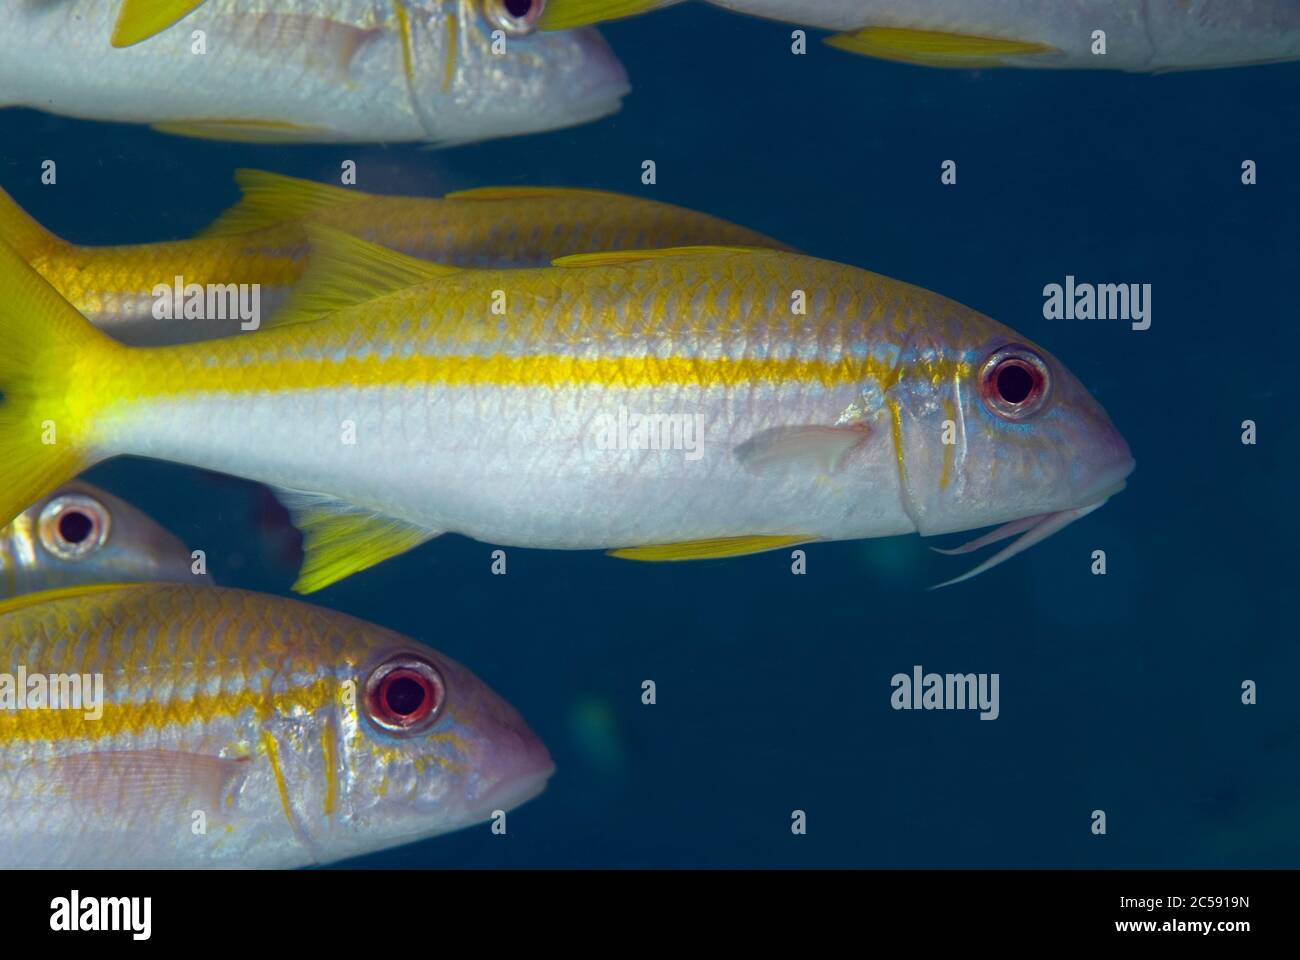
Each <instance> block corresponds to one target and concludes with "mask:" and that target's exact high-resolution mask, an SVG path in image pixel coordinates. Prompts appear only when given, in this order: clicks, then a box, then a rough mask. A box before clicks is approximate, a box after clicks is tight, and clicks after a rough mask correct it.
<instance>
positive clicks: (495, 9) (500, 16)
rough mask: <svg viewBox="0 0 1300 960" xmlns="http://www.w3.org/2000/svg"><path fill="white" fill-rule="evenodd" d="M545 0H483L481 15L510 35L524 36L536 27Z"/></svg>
mask: <svg viewBox="0 0 1300 960" xmlns="http://www.w3.org/2000/svg"><path fill="white" fill-rule="evenodd" d="M545 9H546V0H483V16H485V17H486V18H487V21H488V23H490V24H491V25H492V26H494V27H500V28H501V29H502V30H504V31H505V32H506V33H507V34H508V35H510V36H512V37H526V36H528V34H530V33H532V32H533V31H534V30H536V29H537V21H538V20H540V19H541V16H542V11H543V10H545Z"/></svg>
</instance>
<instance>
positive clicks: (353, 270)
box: [262, 223, 462, 328]
mask: <svg viewBox="0 0 1300 960" xmlns="http://www.w3.org/2000/svg"><path fill="white" fill-rule="evenodd" d="M303 229H304V230H305V231H306V233H307V239H308V241H309V243H310V245H311V251H310V253H309V254H308V255H307V269H306V270H305V271H304V272H303V275H302V279H300V280H299V281H298V285H297V286H296V287H295V288H294V291H293V293H292V294H291V295H290V297H289V301H288V302H287V303H286V304H285V305H284V306H283V307H281V308H280V309H279V310H277V311H276V312H275V313H274V314H273V315H272V317H271V319H270V320H269V321H267V322H266V323H264V324H262V326H263V328H267V327H283V326H287V325H289V324H291V323H306V322H309V321H311V320H317V319H319V318H320V317H323V316H326V315H328V314H331V313H334V312H335V311H336V310H342V309H344V308H345V307H352V306H355V305H357V304H358V303H366V302H367V301H369V300H374V299H376V298H377V297H382V296H386V295H387V294H390V293H393V292H394V291H396V290H405V289H406V288H407V287H414V286H416V285H417V284H421V283H425V282H427V281H429V280H433V279H436V278H437V277H443V276H446V275H448V274H451V273H459V272H460V271H461V270H462V268H461V267H448V266H445V265H444V264H441V263H431V262H429V261H428V260H418V259H416V258H415V257H408V256H407V255H406V254H404V253H398V252H397V251H396V250H389V249H388V248H387V247H381V246H380V245H379V244H377V243H370V242H369V241H368V240H361V239H359V238H357V237H354V236H352V235H351V234H349V233H344V232H343V231H342V230H336V229H335V228H333V227H326V226H321V225H320V224H313V223H308V224H305V225H304V227H303Z"/></svg>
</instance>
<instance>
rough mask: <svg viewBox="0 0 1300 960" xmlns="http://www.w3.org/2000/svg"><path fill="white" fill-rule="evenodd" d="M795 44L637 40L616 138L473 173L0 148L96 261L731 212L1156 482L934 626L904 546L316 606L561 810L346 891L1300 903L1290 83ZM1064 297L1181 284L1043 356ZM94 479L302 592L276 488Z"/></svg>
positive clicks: (613, 565)
mask: <svg viewBox="0 0 1300 960" xmlns="http://www.w3.org/2000/svg"><path fill="white" fill-rule="evenodd" d="M789 31H790V27H788V26H785V25H782V24H776V23H768V22H763V21H759V20H754V19H748V18H744V17H740V16H735V15H730V14H727V13H725V12H722V11H719V10H715V9H712V8H707V7H703V6H698V5H689V6H686V7H681V8H676V9H673V10H669V11H666V12H663V13H660V14H657V15H655V16H651V17H643V18H640V19H637V20H632V21H625V22H622V23H618V24H613V25H610V26H609V27H607V28H606V36H607V37H608V38H609V40H610V41H611V44H612V45H613V47H614V48H615V50H616V51H617V52H618V54H619V55H620V56H621V58H622V59H623V61H624V63H625V64H626V66H627V69H628V71H629V73H630V75H631V77H632V80H633V85H634V91H633V93H632V95H631V96H630V97H629V98H628V100H627V102H626V104H625V107H624V109H623V111H622V112H621V113H620V114H618V115H617V116H615V117H613V118H610V119H607V120H604V121H602V122H599V123H596V124H592V125H588V126H585V127H581V128H578V129H575V130H569V131H561V132H557V133H553V134H547V135H542V136H534V137H530V138H522V139H512V140H504V141H497V142H493V143H487V144H482V145H477V146H468V147H460V148H456V149H451V150H446V151H428V150H424V149H421V148H419V147H417V146H397V147H382V146H366V147H360V146H314V147H284V148H281V147H261V146H249V145H237V144H230V145H227V144H216V143H209V142H199V141H192V140H185V139H181V138H174V137H167V136H163V135H160V134H156V133H153V132H151V131H149V130H148V129H146V128H143V127H133V126H120V125H109V124H94V123H87V122H82V121H75V120H68V119H62V118H56V117H50V116H46V115H43V114H38V113H34V112H30V111H15V110H10V111H5V112H3V113H0V177H2V178H3V180H2V181H0V184H2V185H3V187H4V188H5V189H6V190H8V191H9V192H10V193H11V194H12V195H13V197H14V198H15V199H16V200H17V201H18V202H19V203H20V204H21V205H22V206H23V207H24V208H26V209H27V210H29V211H30V212H31V213H32V214H33V215H34V216H35V217H36V218H37V219H39V220H40V221H41V222H42V223H44V224H45V225H47V226H48V227H49V228H50V229H52V230H53V231H55V232H56V233H58V234H60V235H62V236H63V237H66V238H67V239H69V240H73V241H76V242H81V243H128V242H144V241H151V240H161V239H171V238H180V237H185V236H187V235H190V234H192V233H193V232H194V231H196V230H197V229H199V228H200V227H202V226H203V225H205V224H206V223H207V222H208V221H210V220H211V219H212V218H213V217H214V216H215V215H216V214H218V213H219V212H220V211H221V210H222V209H224V208H225V207H226V206H228V205H229V204H231V203H233V202H234V201H235V200H236V199H237V191H236V189H235V187H234V185H233V182H232V180H231V173H232V171H233V170H234V168H236V167H240V166H248V167H256V168H264V169H271V170H276V171H280V172H283V173H287V174H292V175H296V176H302V177H309V178H313V179H319V180H324V181H331V182H336V181H337V176H338V171H339V165H340V163H341V162H342V161H343V160H346V159H352V160H355V161H357V163H358V165H359V169H360V176H359V184H358V185H359V186H360V187H361V188H362V189H366V190H372V191H376V192H395V193H411V194H427V195H436V194H439V193H441V192H443V191H447V190H452V189H461V188H467V187H474V186H482V185H489V184H506V183H526V184H549V185H567V186H579V187H593V188H602V189H608V190H618V191H624V192H628V193H633V194H638V195H641V196H647V197H651V198H654V199H657V200H664V201H670V202H673V203H678V204H683V205H685V206H688V207H694V208H697V209H701V210H706V211H709V212H711V213H714V214H718V215H720V216H723V217H727V218H729V219H731V220H734V221H737V222H740V223H743V224H746V225H748V226H750V227H753V228H756V229H758V230H761V231H763V232H764V233H767V234H769V235H772V236H775V237H778V238H780V239H782V240H784V241H786V242H788V243H790V244H793V245H795V246H797V247H799V248H801V249H802V250H804V251H806V252H808V253H811V254H815V255H818V256H822V257H827V258H830V259H833V260H838V261H843V262H846V263H851V264H856V265H859V266H863V267H867V268H869V269H872V270H875V271H877V272H880V273H883V274H886V275H889V276H892V277H896V278H899V279H903V280H907V281H910V282H912V283H915V284H919V285H921V286H923V287H926V288H929V289H931V290H935V291H937V292H940V293H943V294H945V295H947V296H950V297H952V298H954V299H956V300H959V301H961V302H963V303H966V304H968V305H970V306H972V307H975V308H977V309H979V310H981V311H983V312H985V313H988V314H990V315H992V316H993V317H996V318H998V319H999V320H1001V321H1003V322H1004V323H1006V324H1008V325H1009V326H1011V327H1013V328H1015V329H1016V330H1019V331H1020V332H1022V333H1023V334H1025V335H1026V336H1028V337H1030V338H1032V339H1034V340H1036V341H1038V342H1040V343H1042V344H1043V345H1044V346H1046V347H1048V348H1049V349H1050V350H1052V351H1053V352H1054V353H1055V354H1056V355H1058V356H1059V357H1061V358H1062V359H1063V360H1064V361H1065V362H1066V363H1067V364H1068V365H1069V366H1070V368H1071V369H1072V370H1073V371H1074V372H1075V373H1076V374H1077V375H1078V376H1079V378H1080V379H1081V380H1082V381H1083V382H1084V383H1085V384H1086V385H1087V386H1088V388H1089V389H1090V390H1091V391H1092V392H1093V394H1094V395H1095V396H1096V397H1097V398H1098V399H1099V400H1100V401H1101V402H1102V403H1103V404H1104V405H1105V406H1106V408H1107V409H1108V411H1109V412H1110V414H1111V416H1112V417H1113V419H1114V421H1115V422H1116V424H1117V425H1118V427H1119V428H1120V430H1121V431H1122V432H1123V433H1124V434H1125V436H1126V437H1127V439H1128V440H1129V443H1130V444H1131V446H1132V448H1133V451H1134V455H1135V456H1136V458H1137V461H1138V468H1137V471H1136V472H1135V473H1134V474H1133V476H1132V478H1131V479H1130V484H1129V487H1128V489H1127V490H1126V491H1124V492H1123V493H1122V494H1120V495H1119V496H1117V497H1115V498H1114V499H1113V500H1112V501H1111V502H1110V503H1109V504H1108V505H1107V506H1106V507H1105V508H1104V509H1103V510H1101V511H1099V512H1097V513H1095V514H1093V515H1092V516H1090V517H1088V518H1087V519H1085V520H1084V521H1082V522H1080V523H1078V524H1076V525H1074V526H1072V527H1070V528H1068V529H1067V530H1065V531H1064V532H1063V533H1061V534H1059V535H1057V536H1055V537H1054V538H1052V539H1051V540H1049V541H1048V542H1046V543H1045V544H1043V545H1040V546H1038V547H1036V548H1034V550H1033V551H1032V552H1030V553H1028V554H1026V555H1023V556H1021V557H1019V558H1016V559H1015V560H1013V561H1011V562H1008V563H1006V564H1005V565H1003V566H1001V567H999V568H998V569H996V570H995V571H993V572H991V573H989V574H987V575H985V576H983V577H981V578H979V579H977V580H975V581H973V582H971V583H968V584H964V585H961V586H959V587H956V588H953V589H949V590H945V591H940V592H938V593H926V592H924V590H923V588H924V587H925V586H926V585H928V584H931V583H934V582H937V581H939V580H942V579H946V578H947V577H949V576H951V575H954V574H955V573H957V572H960V571H962V570H964V569H965V568H966V565H967V564H966V562H967V561H968V560H969V559H970V558H963V559H960V560H952V559H947V558H943V557H939V556H938V555H935V554H932V553H931V552H930V551H929V550H928V549H927V542H926V541H922V540H921V539H920V538H917V537H909V538H898V539H892V540H882V541H867V542H854V543H836V544H826V545H816V546H812V547H809V548H808V555H809V568H808V574H807V575H806V576H802V577H796V576H792V575H791V574H790V572H789V560H788V558H787V557H786V555H785V554H782V553H778V554H768V555H761V556H755V557H749V558H744V559H738V560H732V561H727V562H716V563H712V562H711V563H700V564H694V565H666V566H653V565H641V564H629V563H624V562H619V561H616V560H613V559H609V558H606V557H604V556H603V555H601V554H599V553H559V552H540V551H528V550H515V549H512V550H510V551H509V574H508V575H507V576H504V577H494V576H491V575H489V556H488V554H489V550H490V549H491V548H490V547H489V546H487V545H484V544H479V543H475V542H471V541H468V540H466V539H463V538H460V537H455V536H449V537H445V538H442V539H439V540H435V541H434V542H432V543H430V544H428V545H426V546H424V547H422V548H421V549H419V550H417V551H415V552H414V553H412V554H410V555H407V556H405V557H402V558H400V559H399V560H396V561H394V562H390V563H387V564H384V565H383V566H381V567H379V568H377V569H374V570H371V571H368V572H365V573H363V574H361V575H358V576H356V577H354V578H352V579H350V580H348V581H346V582H344V583H341V584H339V585H337V586H334V587H332V588H330V589H328V590H326V591H324V592H322V593H320V594H318V595H316V596H315V597H313V601H314V602H318V603H321V604H325V605H328V606H331V607H334V608H337V609H340V610H344V611H347V612H349V613H351V614H355V615H357V616H360V617H363V618H365V619H368V620H372V621H374V622H377V623H381V624H384V625H386V626H389V627H392V628H395V629H397V630H400V631H403V632H405V633H407V634H410V635H412V636H415V637H418V638H420V639H422V640H424V641H426V642H428V643H430V644H432V645H434V646H436V647H438V648H439V649H441V650H443V651H444V652H446V653H448V654H450V655H452V656H454V657H456V658H458V659H460V660H462V661H463V662H465V663H466V664H468V665H470V666H471V667H472V668H473V669H474V670H475V671H476V672H477V673H478V674H479V675H480V676H482V677H483V678H484V679H485V680H486V681H488V682H489V683H490V684H491V685H492V686H493V687H494V688H495V689H496V690H498V691H499V692H500V693H502V694H503V695H504V696H505V697H506V698H507V699H509V700H510V701H511V702H513V703H514V704H515V705H516V706H517V707H519V709H520V710H521V711H522V712H523V714H524V715H525V717H526V718H527V719H528V720H529V722H530V723H531V724H532V726H533V727H534V728H535V729H536V731H537V732H538V733H539V734H540V735H541V736H542V738H543V739H544V740H545V741H546V743H547V744H548V745H549V746H550V748H551V751H552V752H553V754H554V755H555V758H556V761H557V764H558V768H559V772H558V774H557V776H556V777H555V779H554V780H553V782H552V784H551V786H550V789H549V790H548V791H547V792H546V794H544V795H543V796H542V797H540V798H539V799H537V800H536V801H534V802H532V803H531V804H529V805H528V806H526V807H524V808H521V809H520V810H518V811H516V812H515V813H512V814H511V815H510V819H509V833H508V835H507V836H506V837H496V836H492V835H491V834H490V833H489V832H488V831H487V829H486V828H485V827H484V828H476V829H474V830H471V831H468V832H464V833H460V834H456V835H453V836H448V837H442V838H436V839H433V840H430V841H427V842H424V843H420V844H416V845H412V846H409V847H405V848H402V849H399V850H396V851H389V852H385V853H382V854H377V855H374V856H370V857H366V858H362V859H360V860H355V861H351V862H350V865H352V864H362V865H366V866H401V867H438V868H444V867H518V866H525V867H542V866H558V867H583V866H614V867H656V866H665V867H715V866H727V867H734V866H741V867H768V866H779V867H805V866H811V867H847V866H886V867H929V866H958V867H961V866H1047V867H1057V866H1096V867H1102V866H1106V867H1109V866H1292V867H1294V866H1300V825H1298V821H1300V763H1297V756H1298V751H1300V722H1298V721H1300V711H1298V710H1297V706H1296V685H1297V680H1298V678H1300V655H1298V653H1297V631H1296V618H1295V610H1296V601H1295V595H1296V569H1297V567H1296V559H1295V550H1296V547H1297V544H1300V534H1298V532H1297V529H1296V528H1297V524H1296V513H1297V507H1296V475H1297V467H1298V466H1300V463H1298V456H1297V450H1300V437H1297V427H1296V422H1297V414H1298V412H1300V411H1298V410H1297V402H1296V387H1297V364H1296V357H1297V348H1298V343H1297V335H1296V328H1297V322H1298V320H1300V312H1298V310H1297V300H1296V298H1297V267H1298V266H1300V239H1298V238H1300V214H1298V211H1300V181H1298V178H1297V157H1298V156H1300V150H1298V149H1297V148H1298V147H1300V137H1298V136H1297V130H1298V129H1300V123H1298V122H1297V115H1296V109H1297V103H1300V65H1297V64H1291V65H1282V66H1271V67H1261V68H1250V69H1238V70H1224V71H1208V72H1194V73H1181V74H1170V75H1163V76H1155V77H1151V76H1140V75H1126V74H1121V73H1112V72H1068V73H1055V72H1047V71H1043V72H1038V71H1013V70H1005V71H996V70H985V71H952V72H949V71H938V70H927V69H921V68H914V67H909V66H904V65H898V64H889V63H883V62H877V61H872V60H867V59H863V58H858V57H854V56H851V55H849V54H846V53H840V52H836V51H832V50H830V49H828V48H824V47H823V46H822V45H820V44H819V43H817V42H816V39H815V38H816V37H817V36H818V35H817V34H816V33H815V32H812V36H813V38H814V39H813V42H812V43H811V44H810V50H809V52H808V54H807V55H806V56H802V57H796V56H792V55H790V53H789ZM44 159H54V160H56V161H57V163H58V171H59V175H58V185H57V187H47V186H42V185H41V184H40V183H39V173H40V161H42V160H44ZM646 159H653V160H654V161H655V162H656V164H657V167H658V182H657V184H656V185H654V186H645V185H643V184H642V183H641V180H640V174H641V164H642V161H643V160H646ZM946 159H953V160H956V161H957V163H958V184H957V186H955V187H945V186H941V185H940V183H939V165H940V163H941V161H943V160H946ZM1245 159H1252V160H1254V161H1256V163H1257V164H1258V169H1259V174H1258V176H1259V183H1258V185H1257V186H1253V187H1245V186H1243V185H1242V184H1241V182H1240V167H1241V162H1242V161H1243V160H1245ZM1067 274H1073V275H1075V276H1076V277H1078V278H1079V279H1080V280H1081V281H1085V280H1086V281H1091V282H1139V283H1150V284H1152V286H1153V297H1152V306H1153V314H1152V317H1153V322H1152V325H1151V329H1150V330H1148V331H1145V332H1134V331H1132V330H1130V329H1129V328H1128V325H1127V324H1125V323H1123V322H1118V321H1065V320H1061V321H1047V320H1044V319H1043V316H1042V303H1043V296H1042V290H1043V287H1044V285H1045V284H1048V283H1053V282H1056V283H1061V282H1063V281H1064V278H1065V276H1066V275H1067ZM1245 419H1252V420H1255V421H1256V422H1257V424H1258V430H1259V443H1258V444H1257V445H1255V446H1243V445H1242V443H1241V442H1240V440H1239V436H1240V432H1241V422H1242V421H1243V420H1245ZM90 479H92V480H93V481H94V482H96V483H99V484H102V485H103V486H105V487H107V488H108V489H111V490H112V491H114V492H116V493H118V494H120V495H122V496H124V497H126V498H128V499H130V500H131V501H133V502H134V503H136V504H138V505H139V506H141V507H144V508H146V509H147V510H148V511H149V512H150V513H151V514H152V515H153V516H155V518H156V519H158V520H159V521H161V522H163V523H164V524H165V525H167V526H169V527H170V528H171V529H173V530H174V531H175V532H176V533H178V534H179V535H180V536H181V537H183V538H184V539H186V540H187V541H188V542H190V543H191V544H193V545H196V546H202V547H204V548H205V549H206V550H207V551H208V554H209V557H210V561H211V568H212V571H213V573H214V574H215V576H216V578H217V579H218V581H219V582H221V583H223V584H225V585H229V586H240V587H247V588H253V589H259V590H265V591H273V592H279V593H285V592H287V590H288V586H289V584H290V583H291V582H292V578H293V573H294V564H295V563H296V560H297V557H296V553H295V551H296V549H297V547H296V535H295V534H294V533H293V532H292V530H291V528H289V527H288V525H287V519H286V517H285V516H284V514H283V512H282V511H281V510H280V509H279V507H278V506H277V505H276V504H275V503H274V501H273V500H271V499H270V497H269V495H267V494H266V493H265V492H264V491H263V490H261V488H259V487H257V486H255V485H253V484H249V483H245V482H243V481H236V480H232V479H229V478H224V477H219V476H215V475H212V474H205V473H201V472H198V471H194V470H190V469H186V468H182V467H178V466H173V465H168V464H160V463H152V462H144V461H128V460H120V461H115V462H111V463H108V464H105V465H102V466H100V467H97V468H96V469H95V470H93V471H92V473H91V474H90ZM944 542H945V543H946V544H947V545H952V544H953V543H954V542H959V538H949V539H948V540H946V541H944ZM1094 549H1104V550H1105V551H1106V553H1107V556H1108V569H1109V572H1108V574H1107V575H1106V576H1104V577H1098V576H1093V575H1091V574H1090V572H1089V565H1090V554H1091V551H1093V550H1094ZM914 664H921V665H923V666H924V667H925V668H926V669H927V670H936V671H939V672H966V671H976V672H980V671H988V672H997V673H999V674H1000V675H1001V717H1000V718H999V719H998V720H996V721H994V722H984V721H980V720H979V719H977V717H976V715H975V714H974V713H951V712H896V711H893V710H891V709H890V706H889V695H890V692H891V688H890V685H889V681H890V677H891V676H892V675H893V674H895V673H897V672H910V670H911V668H912V666H913V665H914ZM646 679H652V680H654V681H655V682H656V684H657V687H658V702H657V704H655V705H654V706H644V705H642V703H641V698H640V696H641V684H642V681H644V680H646ZM1244 680H1255V681H1257V682H1258V684H1259V703H1258V705H1255V706H1249V707H1247V706H1243V705H1242V704H1241V702H1240V687H1241V683H1242V682H1243V681H1244ZM795 809H801V810H804V811H806V812H807V817H808V833H807V835H806V836H795V835H793V834H792V833H791V830H790V823H791V811H793V810H795ZM1095 809H1104V810H1105V811H1106V814H1107V818H1108V822H1107V827H1108V832H1107V835H1106V836H1104V837H1097V836H1094V835H1092V833H1091V832H1090V829H1089V827H1090V823H1091V821H1090V814H1091V812H1092V811H1093V810H1095Z"/></svg>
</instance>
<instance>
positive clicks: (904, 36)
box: [826, 27, 1057, 68]
mask: <svg viewBox="0 0 1300 960" xmlns="http://www.w3.org/2000/svg"><path fill="white" fill-rule="evenodd" d="M826 42H827V43H828V44H830V45H831V46H832V47H835V48H837V49H839V50H848V51H849V52H850V53H860V54H862V55H863V56H867V57H877V58H879V59H881V60H900V61H902V62H904V63H914V64H918V65H920V66H925V67H968V68H969V67H1004V66H1007V65H1008V64H1007V62H1006V58H1007V57H1015V56H1024V55H1026V54H1044V53H1056V52H1057V50H1056V47H1053V46H1050V45H1049V44H1046V43H1033V42H1029V41H1023V40H1008V39H1006V38H1004V37H977V36H970V35H968V34H962V33H940V32H938V31H934V30H906V29H899V28H896V27H867V28H865V29H863V30H858V31H856V32H854V33H837V34H835V35H834V36H832V37H827V38H826Z"/></svg>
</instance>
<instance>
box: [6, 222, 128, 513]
mask: <svg viewBox="0 0 1300 960" xmlns="http://www.w3.org/2000/svg"><path fill="white" fill-rule="evenodd" d="M124 349H126V348H125V347H123V346H121V345H120V344H118V343H116V342H115V341H113V340H111V339H109V338H108V337H107V336H105V335H104V334H102V333H100V332H99V331H98V330H96V329H95V328H94V327H93V326H91V325H90V321H88V320H87V319H86V318H85V317H83V316H82V315H81V314H79V313H78V312H77V311H76V310H75V309H73V307H72V305H71V304H69V303H68V302H67V301H66V300H64V299H63V298H62V297H61V296H59V294H58V292H57V291H56V290H55V289H54V288H53V287H51V286H50V285H49V284H48V283H46V282H45V280H43V279H42V278H41V276H40V274H38V273H37V272H36V271H35V270H33V269H32V268H31V267H29V266H28V265H27V263H26V261H24V260H23V258H22V257H21V256H19V255H18V252H17V251H15V250H14V249H13V248H12V247H10V246H9V245H7V244H5V243H3V242H0V525H3V524H7V523H9V522H10V521H11V520H13V519H14V517H16V516H18V514H20V513H22V512H23V510H25V509H26V508H27V507H29V506H31V504H32V503H33V502H35V501H36V500H38V499H39V498H40V497H43V496H44V495H45V494H47V493H49V492H50V491H51V490H53V489H54V488H55V487H57V486H59V484H61V483H65V482H67V481H68V480H70V479H71V478H72V477H74V476H76V475H77V474H78V473H80V472H81V471H82V470H83V469H85V468H86V467H88V466H89V465H90V463H91V460H92V454H91V453H90V452H89V445H88V443H87V442H86V436H85V430H86V426H87V421H88V419H89V417H88V414H89V411H88V410H86V409H85V402H86V400H85V397H86V392H85V390H84V389H83V388H82V387H83V381H84V378H85V374H86V372H87V371H88V370H92V369H95V368H96V366H97V363H98V361H99V360H100V359H101V358H102V355H105V354H107V353H110V352H113V351H120V350H124ZM97 354H98V355H101V356H97Z"/></svg>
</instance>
